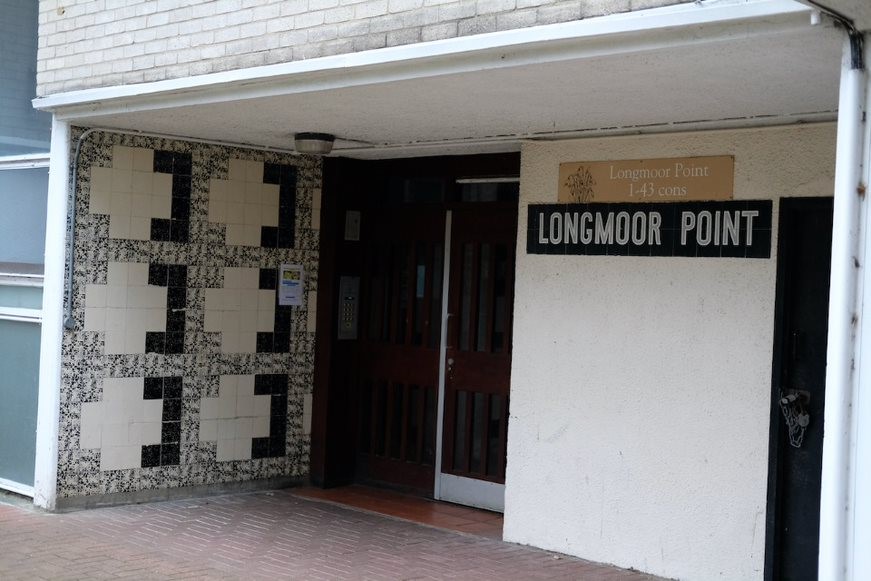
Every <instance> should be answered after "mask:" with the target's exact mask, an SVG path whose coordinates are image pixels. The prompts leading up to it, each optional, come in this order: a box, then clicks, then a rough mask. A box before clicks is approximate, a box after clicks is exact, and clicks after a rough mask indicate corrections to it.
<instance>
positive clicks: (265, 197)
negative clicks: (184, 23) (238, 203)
mask: <svg viewBox="0 0 871 581" xmlns="http://www.w3.org/2000/svg"><path fill="white" fill-rule="evenodd" d="M279 191H280V189H279V185H278V184H263V189H262V197H261V201H262V203H263V205H264V206H274V207H276V208H278V200H279Z"/></svg>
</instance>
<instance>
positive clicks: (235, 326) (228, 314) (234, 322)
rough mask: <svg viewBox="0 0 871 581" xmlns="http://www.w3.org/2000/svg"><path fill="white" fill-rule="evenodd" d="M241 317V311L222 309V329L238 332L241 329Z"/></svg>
mask: <svg viewBox="0 0 871 581" xmlns="http://www.w3.org/2000/svg"><path fill="white" fill-rule="evenodd" d="M225 298H226V296H225ZM237 308H238V307H237ZM240 319H241V313H240V312H239V311H226V310H225V311H221V330H222V331H223V332H224V333H238V332H239V331H240V330H241V324H240Z"/></svg>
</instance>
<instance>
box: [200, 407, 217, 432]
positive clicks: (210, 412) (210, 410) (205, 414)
mask: <svg viewBox="0 0 871 581" xmlns="http://www.w3.org/2000/svg"><path fill="white" fill-rule="evenodd" d="M217 417H218V398H216V397H206V398H203V399H202V400H200V423H202V422H203V421H206V420H214V419H217ZM215 429H216V430H217V427H215ZM216 433H217V432H216ZM200 439H201V440H202V439H206V438H202V437H201V438H200ZM208 439H214V438H208Z"/></svg>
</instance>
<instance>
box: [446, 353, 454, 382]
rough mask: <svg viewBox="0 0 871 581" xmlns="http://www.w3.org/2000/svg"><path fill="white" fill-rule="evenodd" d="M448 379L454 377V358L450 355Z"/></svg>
mask: <svg viewBox="0 0 871 581" xmlns="http://www.w3.org/2000/svg"><path fill="white" fill-rule="evenodd" d="M447 363H448V379H453V378H454V358H453V357H448V361H447Z"/></svg>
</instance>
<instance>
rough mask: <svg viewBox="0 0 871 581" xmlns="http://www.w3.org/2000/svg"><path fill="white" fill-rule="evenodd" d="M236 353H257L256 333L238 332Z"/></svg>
mask: <svg viewBox="0 0 871 581" xmlns="http://www.w3.org/2000/svg"><path fill="white" fill-rule="evenodd" d="M236 352H237V353H257V333H247V332H242V333H239V347H238V350H237V351H236Z"/></svg>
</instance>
